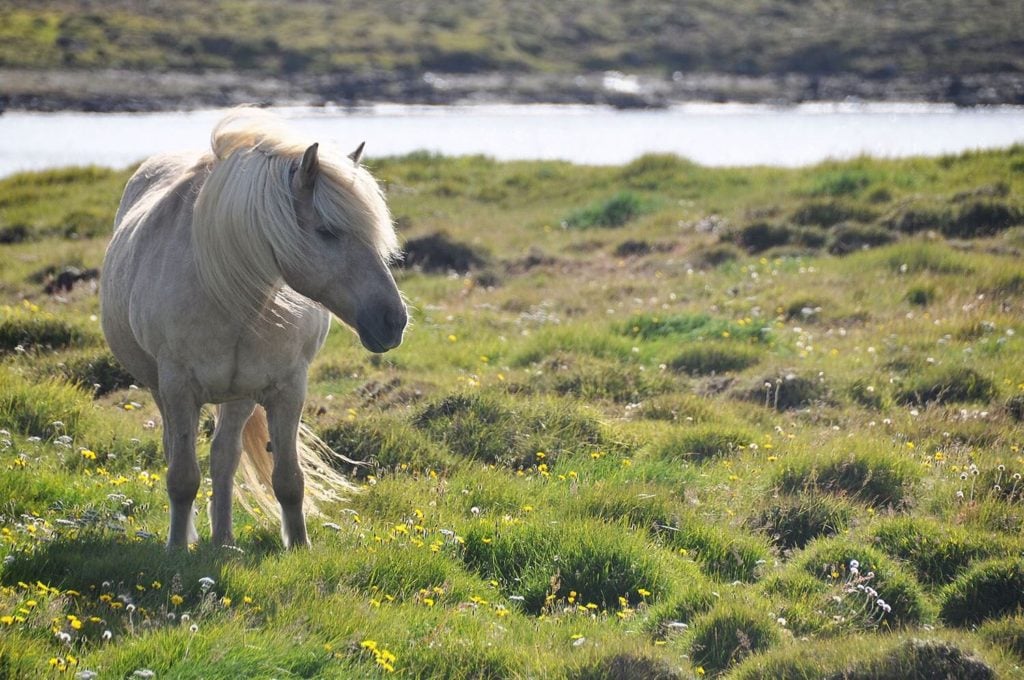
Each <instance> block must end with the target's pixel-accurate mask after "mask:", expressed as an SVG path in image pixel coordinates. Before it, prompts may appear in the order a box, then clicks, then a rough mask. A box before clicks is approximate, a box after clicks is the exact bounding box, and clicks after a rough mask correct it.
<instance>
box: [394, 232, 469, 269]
mask: <svg viewBox="0 0 1024 680" xmlns="http://www.w3.org/2000/svg"><path fill="white" fill-rule="evenodd" d="M403 251H404V257H403V258H402V260H401V261H400V262H399V265H400V266H402V267H404V268H417V269H421V270H423V271H424V272H441V273H445V272H449V271H453V272H456V273H459V274H465V273H466V272H468V271H469V270H471V269H475V268H477V267H481V266H483V265H484V264H485V263H486V262H487V258H486V256H485V255H483V254H482V253H480V252H478V251H477V250H476V249H474V248H473V247H472V246H469V245H467V244H465V243H459V242H457V241H453V240H452V239H451V238H449V236H448V235H447V234H445V233H442V232H438V233H436V234H430V235H428V236H421V237H419V238H413V239H409V240H408V241H407V242H406V243H405V247H404V249H403Z"/></svg>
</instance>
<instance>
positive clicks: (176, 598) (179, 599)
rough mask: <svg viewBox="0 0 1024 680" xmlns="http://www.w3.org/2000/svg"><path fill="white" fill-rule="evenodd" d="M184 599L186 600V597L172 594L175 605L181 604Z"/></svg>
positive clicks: (172, 602)
mask: <svg viewBox="0 0 1024 680" xmlns="http://www.w3.org/2000/svg"><path fill="white" fill-rule="evenodd" d="M184 601H185V598H183V597H182V596H181V595H171V604H172V605H174V606H175V607H177V606H178V605H180V604H181V603H182V602H184Z"/></svg>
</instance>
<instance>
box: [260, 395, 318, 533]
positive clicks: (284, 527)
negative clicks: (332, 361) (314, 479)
mask: <svg viewBox="0 0 1024 680" xmlns="http://www.w3.org/2000/svg"><path fill="white" fill-rule="evenodd" d="M305 397H306V382H305V377H304V376H303V377H302V379H300V380H298V381H297V384H295V385H291V386H288V387H286V388H282V389H280V390H278V391H277V392H276V393H275V394H274V395H272V396H271V397H270V398H269V399H267V400H266V402H265V403H264V406H265V407H266V409H267V424H268V426H269V429H270V446H271V449H272V450H273V453H274V473H273V475H272V477H271V481H272V483H273V487H274V496H275V497H276V498H277V502H278V504H279V505H280V506H281V537H282V538H283V539H284V544H285V546H286V547H288V548H296V547H300V546H306V545H309V539H308V538H307V537H306V520H305V518H304V517H303V516H302V499H303V496H304V494H305V481H304V480H303V478H302V469H301V468H300V467H299V453H298V446H297V440H298V430H299V418H300V417H301V415H302V403H303V401H304V400H305Z"/></svg>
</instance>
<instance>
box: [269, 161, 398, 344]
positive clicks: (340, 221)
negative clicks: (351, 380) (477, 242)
mask: <svg viewBox="0 0 1024 680" xmlns="http://www.w3.org/2000/svg"><path fill="white" fill-rule="evenodd" d="M361 152H362V146H360V147H359V149H358V150H357V151H356V152H355V153H353V154H352V155H351V156H349V158H348V159H347V160H342V161H341V162H345V163H347V162H351V163H352V167H351V168H346V169H345V170H346V171H345V172H344V173H339V172H338V170H339V168H338V167H336V164H327V163H324V164H323V165H321V163H320V160H319V153H318V146H317V145H316V144H313V145H312V146H310V147H309V148H307V149H306V151H305V153H304V154H303V156H302V160H301V162H298V164H297V165H296V166H295V168H294V174H293V175H292V179H291V189H292V195H293V197H294V205H295V214H296V217H297V222H298V228H299V229H300V230H301V231H302V233H303V236H304V238H303V241H304V242H305V247H304V249H303V250H304V251H305V255H304V257H303V258H302V260H301V261H299V262H295V261H292V260H291V259H290V258H288V259H287V260H285V261H281V262H280V266H281V268H282V270H283V271H282V272H281V273H282V275H283V277H284V280H285V282H286V283H287V284H288V285H289V286H290V287H291V288H293V289H294V290H295V291H297V292H298V293H300V294H302V295H304V296H305V297H308V298H310V299H311V300H315V301H317V302H319V303H320V304H322V305H323V306H324V307H326V308H327V309H328V310H330V311H331V312H332V313H333V314H334V315H335V316H337V317H338V318H339V319H341V320H342V321H343V322H345V323H346V324H347V325H349V326H350V327H352V328H353V329H355V331H356V332H357V333H358V334H359V339H360V341H361V342H362V343H363V346H364V347H366V349H368V350H370V351H371V352H386V351H388V350H389V349H393V348H395V347H397V346H398V345H399V344H401V342H402V335H403V333H404V331H405V325H406V322H407V321H408V313H407V311H406V307H405V302H404V301H403V300H402V295H401V293H400V292H399V290H398V286H397V285H395V279H394V277H393V276H392V275H391V271H390V270H389V268H388V260H389V259H390V258H391V256H392V255H393V254H394V252H395V251H396V245H395V244H396V241H395V235H394V230H393V228H392V225H391V217H390V214H389V212H388V209H387V206H386V205H385V203H384V197H383V195H382V194H381V191H380V189H379V187H378V186H377V183H376V181H375V180H374V179H373V177H371V176H370V174H369V172H367V171H366V170H365V169H364V168H362V167H360V166H359V156H360V155H361ZM348 170H351V172H348Z"/></svg>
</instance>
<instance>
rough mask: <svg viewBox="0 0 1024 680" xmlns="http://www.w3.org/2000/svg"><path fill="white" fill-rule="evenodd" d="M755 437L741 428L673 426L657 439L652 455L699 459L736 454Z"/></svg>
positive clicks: (674, 458)
mask: <svg viewBox="0 0 1024 680" xmlns="http://www.w3.org/2000/svg"><path fill="white" fill-rule="evenodd" d="M754 439H755V436H754V434H753V433H751V432H750V431H748V430H744V429H741V428H730V427H723V426H721V425H713V424H708V425H697V426H694V427H692V428H686V429H682V430H674V431H673V432H672V433H671V434H669V435H668V436H666V437H665V438H664V439H662V441H661V442H659V443H658V445H657V446H656V447H655V449H654V451H653V455H654V456H656V457H657V458H659V459H662V460H670V461H693V462H695V463H702V462H705V461H709V460H713V459H715V458H722V457H727V456H731V455H733V454H736V453H738V452H739V451H741V450H743V449H744V448H745V447H746V446H747V445H748V444H750V443H751V442H752V441H753V440H754Z"/></svg>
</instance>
